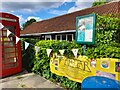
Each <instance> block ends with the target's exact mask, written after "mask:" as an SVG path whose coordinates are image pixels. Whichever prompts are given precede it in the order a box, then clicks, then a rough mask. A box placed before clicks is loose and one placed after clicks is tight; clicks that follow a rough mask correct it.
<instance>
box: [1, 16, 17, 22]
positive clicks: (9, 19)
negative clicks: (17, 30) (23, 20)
mask: <svg viewBox="0 0 120 90" xmlns="http://www.w3.org/2000/svg"><path fill="white" fill-rule="evenodd" d="M0 20H5V21H11V22H16V21H17V20H16V19H11V18H4V17H0Z"/></svg>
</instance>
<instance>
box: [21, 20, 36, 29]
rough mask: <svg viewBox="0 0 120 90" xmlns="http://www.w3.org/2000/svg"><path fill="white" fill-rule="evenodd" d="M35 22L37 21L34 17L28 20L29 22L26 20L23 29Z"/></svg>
mask: <svg viewBox="0 0 120 90" xmlns="http://www.w3.org/2000/svg"><path fill="white" fill-rule="evenodd" d="M33 22H36V20H35V19H34V18H32V19H30V20H28V21H27V22H25V23H24V24H23V25H22V27H23V29H24V28H26V27H27V26H29V25H30V24H32V23H33Z"/></svg>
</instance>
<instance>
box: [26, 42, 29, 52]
mask: <svg viewBox="0 0 120 90" xmlns="http://www.w3.org/2000/svg"><path fill="white" fill-rule="evenodd" d="M28 46H29V43H28V42H25V50H26V49H27V48H28Z"/></svg>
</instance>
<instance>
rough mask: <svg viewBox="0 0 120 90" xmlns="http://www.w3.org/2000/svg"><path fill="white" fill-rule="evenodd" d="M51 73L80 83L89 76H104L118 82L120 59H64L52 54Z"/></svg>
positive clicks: (85, 57)
mask: <svg viewBox="0 0 120 90" xmlns="http://www.w3.org/2000/svg"><path fill="white" fill-rule="evenodd" d="M50 70H51V72H52V73H54V74H57V75H60V76H65V77H68V78H69V79H71V80H73V81H76V82H82V81H83V80H84V79H85V78H86V77H89V76H104V77H108V78H111V79H115V80H118V81H120V77H118V76H119V75H120V59H114V58H98V59H92V60H91V59H89V58H88V57H87V56H78V58H66V57H65V56H60V55H57V53H54V54H53V56H52V57H51V59H50Z"/></svg>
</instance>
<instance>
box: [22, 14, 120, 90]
mask: <svg viewBox="0 0 120 90" xmlns="http://www.w3.org/2000/svg"><path fill="white" fill-rule="evenodd" d="M119 22H120V19H119V18H113V15H109V16H108V15H107V16H99V15H97V28H96V40H95V45H87V48H86V55H87V56H88V57H89V58H100V57H108V58H118V59H120V40H119V38H120V37H119V34H120V28H119ZM27 40H28V39H27ZM29 40H30V39H29ZM30 41H31V40H30ZM32 41H33V40H32ZM35 42H37V41H36V40H35ZM31 43H33V42H31ZM33 44H34V45H36V46H39V47H40V49H39V52H38V54H36V55H35V52H34V51H35V49H34V47H33V46H31V48H30V47H29V48H28V49H30V50H31V51H29V50H28V52H26V53H27V56H25V57H24V58H28V57H29V60H30V61H31V63H30V64H28V65H32V67H30V68H32V71H33V72H35V73H37V74H40V75H41V76H43V77H45V78H47V79H49V80H51V81H53V82H59V83H60V84H61V85H62V86H63V87H65V88H69V89H75V90H76V89H80V83H78V82H74V81H71V80H69V79H68V78H66V77H62V76H57V75H55V74H52V73H51V72H50V67H49V63H50V58H48V56H47V53H46V49H48V48H51V49H52V50H53V51H54V52H57V53H59V52H58V50H59V49H66V51H65V55H66V56H67V57H69V58H72V57H74V56H73V53H72V52H71V49H73V48H79V51H78V54H80V55H82V54H83V51H82V47H83V45H78V44H76V43H75V41H73V42H68V41H56V40H48V41H47V40H42V41H39V42H37V43H36V44H35V43H33ZM23 51H24V50H23ZM24 60H25V59H24Z"/></svg>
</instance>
